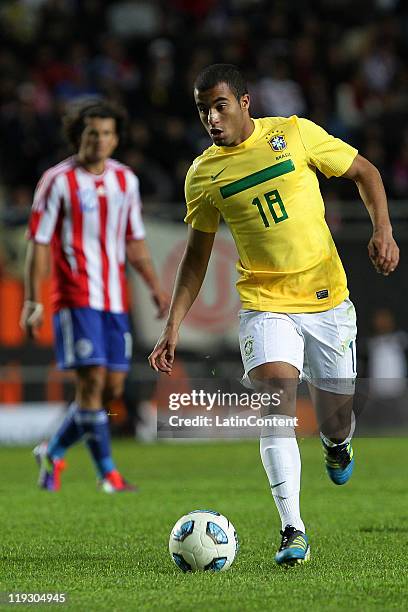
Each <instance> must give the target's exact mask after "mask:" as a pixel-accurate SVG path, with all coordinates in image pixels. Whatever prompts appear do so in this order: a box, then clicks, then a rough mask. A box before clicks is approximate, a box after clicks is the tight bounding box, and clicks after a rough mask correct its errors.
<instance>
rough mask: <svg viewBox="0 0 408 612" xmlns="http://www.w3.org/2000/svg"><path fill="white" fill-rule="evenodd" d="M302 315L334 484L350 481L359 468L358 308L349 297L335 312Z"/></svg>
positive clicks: (311, 378) (309, 372)
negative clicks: (355, 401) (355, 409)
mask: <svg viewBox="0 0 408 612" xmlns="http://www.w3.org/2000/svg"><path fill="white" fill-rule="evenodd" d="M301 317H302V332H303V334H304V338H305V345H306V350H305V353H306V355H307V359H306V361H305V365H304V375H305V378H306V379H307V380H308V382H309V388H310V390H311V397H312V401H313V403H314V406H315V409H316V415H317V419H318V423H319V428H320V436H321V439H322V443H323V448H324V453H325V460H326V469H327V472H328V474H329V476H330V478H331V480H332V481H333V482H335V483H336V484H344V483H346V482H347V481H348V480H349V478H350V476H351V474H352V472H353V467H354V459H353V449H352V446H351V438H352V435H353V433H354V426H355V418H354V413H353V395H354V383H355V378H356V358H355V338H356V333H357V327H356V317H355V310H354V307H353V305H352V303H351V302H350V300H345V301H344V302H343V303H342V304H340V305H339V306H337V307H336V308H334V309H332V310H329V311H326V312H322V313H316V314H314V315H301Z"/></svg>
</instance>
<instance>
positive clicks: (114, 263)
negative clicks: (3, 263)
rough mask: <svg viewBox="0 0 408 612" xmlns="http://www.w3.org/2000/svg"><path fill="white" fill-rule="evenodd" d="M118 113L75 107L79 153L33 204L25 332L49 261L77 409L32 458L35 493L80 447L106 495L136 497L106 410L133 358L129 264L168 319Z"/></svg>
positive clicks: (35, 313) (63, 363)
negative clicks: (120, 155) (116, 458)
mask: <svg viewBox="0 0 408 612" xmlns="http://www.w3.org/2000/svg"><path fill="white" fill-rule="evenodd" d="M124 122H125V113H124V111H123V110H122V109H121V108H119V107H116V106H114V105H112V104H110V103H108V102H106V101H104V100H96V101H95V100H92V101H89V100H88V101H85V102H81V103H79V104H76V105H74V106H72V107H71V109H70V110H69V111H68V113H67V115H66V116H65V118H64V126H65V133H66V136H67V138H68V139H69V141H70V142H71V144H72V145H73V147H74V148H75V150H76V151H77V153H76V154H75V155H73V156H72V157H69V158H68V159H65V160H64V161H62V162H61V163H59V164H57V165H56V166H54V167H52V168H50V169H49V170H47V171H46V172H45V173H44V174H43V176H42V178H41V180H40V181H39V183H38V186H37V188H36V191H35V195H34V203H33V207H32V213H31V218H30V222H29V229H28V236H29V239H30V243H29V246H28V250H27V258H26V282H25V302H24V307H23V311H22V315H21V324H22V327H23V328H24V329H25V330H26V332H27V334H28V335H29V336H30V337H33V336H35V335H36V330H37V329H38V327H39V326H40V325H41V323H42V312H43V306H42V304H41V302H40V294H39V291H40V281H41V279H42V278H43V277H44V276H45V275H46V273H47V270H48V267H49V261H50V260H51V261H52V305H53V310H54V318H53V322H54V334H55V348H56V356H57V363H58V367H60V368H63V369H74V370H75V372H76V395H75V402H74V403H73V404H72V405H71V407H70V410H69V413H68V415H67V417H66V419H65V421H64V422H63V424H62V425H61V427H60V428H59V430H58V431H57V432H56V434H55V435H54V436H53V438H52V439H51V440H50V441H49V442H48V444H46V443H43V444H41V445H40V446H39V447H37V448H36V449H35V454H36V456H37V459H38V462H39V464H40V478H39V484H40V486H41V487H42V488H44V489H48V490H51V491H55V490H58V489H59V487H60V473H61V471H62V470H63V469H64V467H65V463H64V456H65V454H66V451H67V449H68V448H69V447H70V446H72V445H73V444H74V443H75V442H78V441H79V440H81V439H83V440H85V441H86V444H87V446H88V448H89V451H90V453H91V455H92V458H93V460H94V462H95V465H96V468H97V472H98V477H99V479H100V484H101V487H102V489H103V490H104V491H106V492H116V491H126V490H134V487H132V486H131V485H129V484H128V483H127V482H126V481H125V480H124V479H123V477H122V476H121V474H120V473H119V472H118V470H117V469H116V466H115V464H114V462H113V460H112V457H111V449H110V432H109V423H108V415H107V412H106V409H105V408H106V406H107V405H108V403H109V402H110V401H111V400H113V399H115V398H118V397H120V396H121V394H122V392H123V386H124V381H125V377H126V373H127V370H128V369H129V362H130V358H131V352H132V338H131V334H130V329H129V320H128V314H127V310H128V304H127V299H126V279H125V263H126V260H127V261H129V263H130V264H131V265H132V266H133V268H134V269H135V270H136V271H137V272H138V273H139V274H140V275H141V276H142V278H143V280H144V281H145V283H146V285H147V286H148V287H149V289H150V292H151V297H152V300H153V302H154V303H155V305H156V308H157V311H158V317H160V318H161V317H163V316H164V314H165V312H166V309H167V305H168V304H167V298H166V296H165V294H164V293H163V292H162V290H161V288H160V285H159V282H158V279H157V276H156V273H155V271H154V268H153V265H152V261H151V257H150V254H149V251H148V248H147V245H146V243H145V240H144V237H145V230H144V226H143V221H142V216H141V200H140V194H139V184H138V179H137V177H136V176H135V175H134V173H133V172H132V170H130V168H128V167H127V166H124V165H123V164H121V163H119V162H117V161H115V160H113V159H111V157H110V156H111V155H112V153H113V151H114V150H115V149H116V147H117V145H118V144H119V140H120V137H121V135H122V133H123V129H124Z"/></svg>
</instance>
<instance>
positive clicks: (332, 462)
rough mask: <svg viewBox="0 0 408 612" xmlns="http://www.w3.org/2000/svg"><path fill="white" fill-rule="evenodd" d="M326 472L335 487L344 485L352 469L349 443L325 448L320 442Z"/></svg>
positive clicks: (351, 454)
mask: <svg viewBox="0 0 408 612" xmlns="http://www.w3.org/2000/svg"><path fill="white" fill-rule="evenodd" d="M322 444H323V449H324V455H325V457H324V459H325V462H326V470H327V473H328V475H329V478H330V480H332V481H333V482H334V484H336V485H343V484H346V482H347V481H348V480H350V478H351V475H352V473H353V469H354V452H353V448H352V446H351V442H345V443H344V444H337V446H327V444H325V443H324V441H323V440H322Z"/></svg>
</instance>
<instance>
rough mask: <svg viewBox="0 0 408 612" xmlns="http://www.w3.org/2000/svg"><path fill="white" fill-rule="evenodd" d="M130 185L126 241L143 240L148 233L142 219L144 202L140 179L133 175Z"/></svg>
mask: <svg viewBox="0 0 408 612" xmlns="http://www.w3.org/2000/svg"><path fill="white" fill-rule="evenodd" d="M129 183H130V189H129V209H128V210H129V216H128V222H127V227H126V240H142V239H143V238H144V237H145V235H146V232H145V228H144V223H143V219H142V200H141V198H140V190H139V179H138V178H137V177H136V176H135V175H134V174H133V175H132V178H131V179H130V180H129Z"/></svg>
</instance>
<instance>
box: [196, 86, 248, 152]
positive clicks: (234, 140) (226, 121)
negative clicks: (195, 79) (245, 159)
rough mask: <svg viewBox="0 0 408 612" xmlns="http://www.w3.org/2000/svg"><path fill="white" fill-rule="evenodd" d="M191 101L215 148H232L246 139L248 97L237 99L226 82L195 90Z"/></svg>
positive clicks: (246, 95) (245, 95)
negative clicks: (193, 102) (193, 100)
mask: <svg viewBox="0 0 408 612" xmlns="http://www.w3.org/2000/svg"><path fill="white" fill-rule="evenodd" d="M194 99H195V102H196V106H197V109H198V112H199V115H200V119H201V123H202V124H203V126H204V128H205V129H206V131H207V132H208V133H209V135H210V137H211V139H212V141H213V143H214V144H215V145H217V146H219V147H234V146H236V145H238V144H240V143H241V142H243V141H244V140H246V139H247V138H248V136H249V135H250V131H252V129H253V128H252V122H251V119H250V117H249V113H248V109H249V95H248V94H244V95H243V96H241V99H240V100H237V98H236V97H235V95H234V93H233V92H232V91H231V90H230V88H229V87H228V85H227V84H226V83H218V84H217V85H216V86H215V87H213V88H212V89H207V90H206V91H198V90H197V89H195V90H194ZM250 126H251V127H250ZM248 130H249V133H248Z"/></svg>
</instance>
